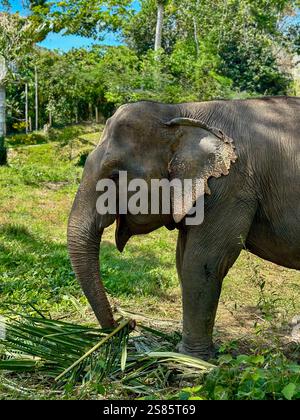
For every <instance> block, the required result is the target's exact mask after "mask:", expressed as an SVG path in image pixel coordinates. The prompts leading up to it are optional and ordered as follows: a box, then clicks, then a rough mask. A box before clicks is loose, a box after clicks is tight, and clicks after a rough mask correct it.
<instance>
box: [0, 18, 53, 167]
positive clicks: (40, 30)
mask: <svg viewBox="0 0 300 420" xmlns="http://www.w3.org/2000/svg"><path fill="white" fill-rule="evenodd" d="M45 35H46V31H45V26H44V25H36V22H35V21H31V20H30V19H28V18H22V17H20V16H19V14H10V13H8V12H2V13H0V51H1V55H2V63H3V64H4V63H5V65H6V71H5V77H3V78H2V80H1V81H0V164H3V163H5V161H6V151H5V147H4V136H5V132H6V118H5V109H6V82H7V78H9V77H11V76H12V75H14V73H16V72H17V68H18V66H19V65H20V64H21V62H22V59H23V58H24V57H26V54H28V52H29V51H30V50H31V48H32V46H33V45H34V43H35V42H38V41H41V40H42V39H43V38H44V37H45Z"/></svg>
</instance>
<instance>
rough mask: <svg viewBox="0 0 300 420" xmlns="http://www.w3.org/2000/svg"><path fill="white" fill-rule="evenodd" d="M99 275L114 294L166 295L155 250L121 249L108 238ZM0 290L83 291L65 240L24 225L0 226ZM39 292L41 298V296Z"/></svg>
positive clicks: (50, 294) (26, 293) (26, 294)
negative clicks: (40, 234)
mask: <svg viewBox="0 0 300 420" xmlns="http://www.w3.org/2000/svg"><path fill="white" fill-rule="evenodd" d="M101 275H102V279H103V281H104V283H105V286H106V288H107V291H108V292H109V293H110V294H112V295H114V296H120V295H123V296H124V295H130V296H132V295H138V296H141V295H142V296H148V295H149V296H155V297H159V298H162V297H163V296H164V295H165V294H166V289H167V288H168V279H167V278H166V276H165V275H164V266H163V265H162V264H161V262H160V260H159V258H157V256H156V255H154V252H151V250H148V251H147V255H143V254H141V251H140V249H139V247H138V246H132V245H131V246H130V248H129V251H128V252H126V254H123V255H120V254H119V253H118V251H117V250H116V248H115V246H114V245H112V244H111V243H110V242H105V241H104V242H103V243H102V244H101ZM0 277H2V279H1V286H0V291H1V294H2V298H6V297H7V296H10V297H13V296H18V297H20V294H21V295H22V297H23V298H24V300H26V299H27V298H28V300H30V299H31V298H32V297H33V296H34V297H35V300H43V299H55V300H56V301H57V300H60V299H61V298H62V297H63V295H64V294H66V293H72V294H73V295H74V294H75V295H76V296H80V294H81V290H80V287H79V285H78V284H77V281H76V279H75V275H74V273H73V271H72V268H71V264H70V260H69V257H68V253H67V248H66V246H65V245H64V244H59V243H55V242H53V241H50V240H49V239H48V240H45V241H44V240H43V239H42V238H39V237H38V236H37V234H33V233H32V232H31V231H30V229H28V228H27V227H26V226H23V225H12V224H6V225H3V226H1V227H0ZM39 296H40V298H39Z"/></svg>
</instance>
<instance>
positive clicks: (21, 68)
mask: <svg viewBox="0 0 300 420" xmlns="http://www.w3.org/2000/svg"><path fill="white" fill-rule="evenodd" d="M5 3H8V2H5ZM133 3H134V4H136V3H137V2H132V1H129V0H123V1H112V0H109V1H100V0H99V1H97V2H93V7H90V2H87V1H85V0H76V1H75V2H74V1H72V2H69V1H65V2H48V1H45V0H43V1H29V2H28V4H29V6H30V7H29V11H30V13H31V14H30V17H29V18H28V19H27V20H26V21H27V25H29V23H28V22H30V23H31V25H30V28H35V31H34V33H31V34H29V35H28V37H27V39H28V38H29V39H30V40H31V43H30V42H29V43H27V44H26V47H22V46H21V47H20V48H19V49H18V51H17V56H18V73H17V75H16V74H15V75H14V78H13V80H12V78H11V79H10V83H8V84H7V92H8V108H7V117H8V128H9V130H22V129H24V125H25V123H24V108H25V95H24V85H25V83H26V82H27V83H28V84H29V116H30V117H31V119H34V116H35V110H34V99H35V92H34V76H35V75H34V73H35V72H34V69H35V66H36V67H37V72H38V78H39V93H38V97H39V106H40V112H39V125H40V127H42V126H43V125H44V124H45V123H48V122H49V120H50V123H54V124H66V123H71V122H77V121H79V120H87V119H89V120H90V119H92V118H93V119H99V120H100V119H101V114H102V115H103V116H104V117H106V116H107V115H109V114H110V113H111V112H112V110H113V109H114V108H115V107H116V106H118V105H120V104H122V103H124V102H129V101H136V100H139V99H152V100H160V101H164V102H180V101H189V100H209V99H213V98H232V97H246V96H254V95H280V94H288V93H294V84H293V81H292V77H291V74H290V70H291V66H292V58H293V56H294V55H295V54H296V53H297V52H299V27H298V26H297V21H296V22H295V24H294V20H293V19H292V17H293V16H294V15H295V13H296V6H297V1H293V0H282V1H258V0H255V1H251V2H250V1H248V0H242V1H237V0H229V1H226V2H224V0H217V1H214V2H207V1H204V0H194V1H187V0H181V1H179V0H172V1H168V2H163V4H164V9H165V10H164V22H163V39H162V46H163V48H162V49H161V50H160V51H159V52H154V49H153V48H154V39H155V30H156V19H157V3H158V2H157V1H156V0H143V1H140V2H139V8H132V4H133ZM2 4H3V2H2ZM8 10H9V9H8ZM11 16H12V19H15V20H19V21H20V22H21V21H22V19H21V18H19V17H18V16H17V15H11ZM50 29H51V30H52V31H56V32H60V31H61V30H62V29H64V32H65V33H67V34H80V35H85V36H91V37H94V38H95V39H102V38H103V36H104V34H105V33H107V31H114V32H116V33H117V34H118V36H119V39H120V42H121V44H120V45H119V46H114V47H105V46H100V45H98V46H93V47H91V48H90V49H74V50H72V51H70V52H67V53H62V52H59V51H48V50H45V49H42V48H40V47H35V48H31V51H30V53H29V52H28V46H30V47H31V45H32V43H33V41H34V42H36V41H38V40H40V39H43V37H45V36H46V33H47V32H49V31H50ZM18 32H20V31H19V30H18V29H17V28H16V30H15V33H16V34H17V33H18ZM31 32H32V30H31ZM22 33H23V32H22ZM24 34H25V35H26V31H25V32H24ZM25 38H26V37H25ZM5 39H7V33H6V34H5V30H4V31H3V28H2V31H0V45H2V43H3V42H4V43H7V42H6V41H5ZM1 49H2V48H1ZM11 55H12V57H15V55H16V54H15V52H14V53H13V54H11ZM7 59H8V60H12V58H10V57H8V58H7Z"/></svg>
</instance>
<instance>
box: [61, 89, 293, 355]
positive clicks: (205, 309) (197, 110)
mask: <svg viewBox="0 0 300 420" xmlns="http://www.w3.org/2000/svg"><path fill="white" fill-rule="evenodd" d="M120 171H127V172H128V178H129V179H134V178H142V179H144V180H146V181H147V183H149V182H150V181H151V179H174V178H176V179H186V178H187V179H202V180H203V181H204V183H205V199H204V202H205V217H204V222H203V223H202V224H201V225H198V226H187V225H186V223H185V219H186V214H184V213H183V214H172V212H170V214H158V215H151V214H149V215H142V214H139V215H133V214H130V213H129V214H127V215H120V214H117V215H113V214H112V215H109V214H108V215H105V216H100V215H99V214H98V212H97V210H96V202H97V198H98V197H99V192H97V191H96V184H97V182H98V181H99V180H101V179H105V178H108V179H111V180H114V181H115V182H116V183H118V176H119V173H120ZM192 193H193V192H192ZM194 199H195V200H196V199H197V197H194ZM115 221H117V227H116V245H117V247H118V249H119V250H120V251H122V250H123V249H124V247H125V245H126V243H127V241H128V240H129V239H130V237H131V236H133V235H140V234H147V233H149V232H152V231H154V230H155V229H158V228H160V227H163V226H165V227H167V228H168V229H178V245H177V270H178V276H179V279H180V283H181V286H182V300H183V336H182V342H181V343H180V344H179V346H178V350H179V351H180V352H182V353H185V354H190V355H194V356H197V357H201V358H204V359H207V358H209V357H211V355H212V354H213V350H214V346H213V340H212V333H213V327H214V321H215V316H216V311H217V306H218V301H219V297H220V292H221V286H222V281H223V279H224V277H225V276H226V274H227V272H228V270H229V269H230V268H231V267H232V265H233V264H234V262H235V261H236V259H237V258H238V256H239V254H240V252H241V250H242V249H243V248H247V249H248V250H249V251H250V252H252V253H254V254H256V255H258V256H259V257H262V258H264V259H266V260H268V261H272V262H274V263H276V264H279V265H282V266H285V267H288V268H292V269H296V270H300V98H296V97H269V98H262V99H250V100H233V101H212V102H199V103H185V104H178V105H167V104H160V103H154V102H138V103H134V104H129V105H124V106H122V107H120V108H119V109H118V110H117V112H116V113H115V115H114V116H113V117H112V118H110V119H109V120H108V121H107V124H106V127H105V130H104V133H103V139H102V141H101V142H100V144H99V145H98V146H97V148H96V149H95V150H94V151H93V152H92V153H91V154H90V156H89V157H88V159H87V162H86V165H85V169H84V173H83V178H82V182H81V185H80V188H79V190H78V193H77V196H76V199H75V202H74V205H73V208H72V211H71V215H70V219H69V225H68V249H69V254H70V257H71V261H72V265H73V268H74V271H75V274H76V277H77V278H78V280H79V282H80V284H81V286H82V289H83V291H84V293H85V295H86V297H87V299H88V301H89V303H90V305H91V306H92V308H93V310H94V313H95V315H96V317H97V319H98V321H99V323H100V324H101V325H102V327H113V326H114V325H115V321H114V319H113V314H112V310H111V307H110V304H109V301H108V299H107V297H106V293H105V289H104V286H103V283H102V281H101V279H100V275H99V250H100V241H101V236H102V233H103V230H104V229H105V228H107V227H108V226H110V225H111V224H113V223H114V222H115Z"/></svg>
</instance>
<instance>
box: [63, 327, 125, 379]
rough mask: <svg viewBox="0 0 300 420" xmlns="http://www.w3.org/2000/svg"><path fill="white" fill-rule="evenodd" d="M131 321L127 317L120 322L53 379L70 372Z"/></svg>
mask: <svg viewBox="0 0 300 420" xmlns="http://www.w3.org/2000/svg"><path fill="white" fill-rule="evenodd" d="M131 323H132V320H130V319H128V320H126V321H124V322H122V323H121V324H120V325H119V326H118V327H117V328H116V329H115V330H114V331H113V332H111V333H110V334H108V335H107V336H106V337H105V338H103V340H101V341H100V342H99V343H98V344H96V345H95V346H94V347H93V348H91V349H90V350H89V351H88V352H87V353H85V354H84V355H83V356H82V357H80V359H78V360H77V361H76V362H75V363H73V364H72V365H71V366H70V367H68V368H67V369H66V370H64V371H63V372H62V373H61V374H60V375H59V376H57V377H56V378H55V381H56V382H58V381H59V380H60V379H61V378H63V377H64V376H65V375H67V374H68V373H69V372H71V371H72V370H73V369H74V368H75V367H76V366H78V365H80V363H82V362H83V361H84V360H85V359H87V358H88V357H89V356H91V355H92V354H93V353H94V352H95V351H96V350H98V349H99V348H100V347H102V346H103V344H105V343H106V342H107V341H109V340H110V339H111V338H112V337H114V336H115V335H116V334H118V333H119V332H120V331H121V330H123V328H125V327H126V326H127V325H130V324H131Z"/></svg>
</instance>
